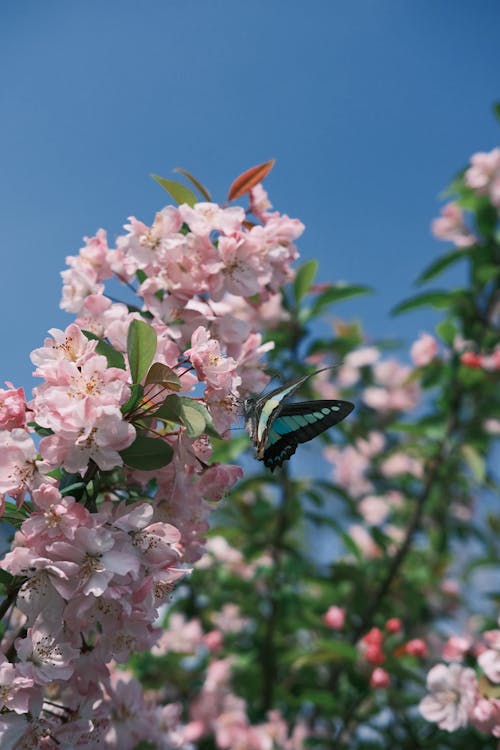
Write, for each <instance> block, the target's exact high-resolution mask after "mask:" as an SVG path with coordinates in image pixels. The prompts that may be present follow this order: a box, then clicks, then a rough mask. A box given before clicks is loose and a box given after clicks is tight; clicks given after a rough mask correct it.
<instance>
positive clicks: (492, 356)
mask: <svg viewBox="0 0 500 750" xmlns="http://www.w3.org/2000/svg"><path fill="white" fill-rule="evenodd" d="M460 361H461V363H462V364H463V365H465V366H466V367H472V368H473V369H477V370H485V371H486V372H494V371H496V370H500V346H497V347H496V348H495V349H494V350H493V351H492V352H491V353H489V354H482V353H476V352H473V351H465V352H464V353H463V354H461V355H460Z"/></svg>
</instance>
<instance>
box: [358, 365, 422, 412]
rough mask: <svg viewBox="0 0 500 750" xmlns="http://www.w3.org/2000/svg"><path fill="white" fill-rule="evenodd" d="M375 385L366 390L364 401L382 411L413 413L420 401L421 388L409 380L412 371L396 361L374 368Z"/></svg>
mask: <svg viewBox="0 0 500 750" xmlns="http://www.w3.org/2000/svg"><path fill="white" fill-rule="evenodd" d="M373 374H374V380H375V385H373V386H369V387H368V388H365V390H364V391H363V394H362V397H363V401H364V402H365V403H366V404H367V405H368V406H370V407H371V408H372V409H377V410H380V411H393V410H397V411H405V412H406V411H411V410H412V409H414V408H415V406H416V405H417V404H418V402H419V399H420V387H419V385H418V383H417V382H415V381H412V380H410V379H409V376H410V375H411V370H410V368H409V367H406V366H405V365H401V364H400V363H399V362H398V361H397V360H395V359H388V360H385V361H384V362H378V363H377V364H376V365H375V367H374V368H373Z"/></svg>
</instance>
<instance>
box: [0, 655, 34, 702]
mask: <svg viewBox="0 0 500 750" xmlns="http://www.w3.org/2000/svg"><path fill="white" fill-rule="evenodd" d="M23 666H24V665H21V664H19V663H18V664H10V663H9V662H8V661H7V659H6V658H5V656H4V655H3V654H1V655H0V707H1V708H6V709H8V710H9V711H15V712H16V713H17V714H23V713H26V712H27V711H28V710H29V709H30V703H33V702H34V700H35V699H36V700H39V699H40V697H41V696H40V694H39V689H38V688H37V687H35V681H34V679H33V677H32V676H31V675H29V674H27V675H26V674H23V671H22V668H23ZM32 708H33V706H32Z"/></svg>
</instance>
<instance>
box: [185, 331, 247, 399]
mask: <svg viewBox="0 0 500 750" xmlns="http://www.w3.org/2000/svg"><path fill="white" fill-rule="evenodd" d="M186 356H187V357H189V358H190V359H191V362H192V363H193V366H194V367H195V368H196V371H197V373H198V377H199V378H200V380H204V381H205V382H206V383H207V384H208V385H212V386H214V388H223V389H224V390H226V391H228V392H231V391H233V390H235V389H236V388H237V387H238V385H239V384H240V382H241V378H239V377H238V376H237V375H236V362H235V361H234V359H232V357H226V356H224V355H223V354H222V353H221V350H220V345H219V342H218V341H216V340H215V339H212V338H211V336H210V333H209V332H208V330H207V329H206V328H203V327H202V326H200V327H199V328H197V329H196V331H194V333H193V335H192V337H191V348H190V349H187V350H186Z"/></svg>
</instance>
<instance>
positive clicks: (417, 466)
mask: <svg viewBox="0 0 500 750" xmlns="http://www.w3.org/2000/svg"><path fill="white" fill-rule="evenodd" d="M380 471H381V472H382V474H383V475H384V476H385V477H397V476H400V475H401V474H412V475H413V476H414V477H416V478H417V479H420V478H421V477H422V474H423V466H422V462H421V460H420V459H418V458H415V457H414V456H409V455H408V454H406V453H402V452H400V451H396V452H395V453H392V454H391V455H390V456H389V457H388V458H386V459H385V461H383V462H382V463H381V464H380Z"/></svg>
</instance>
